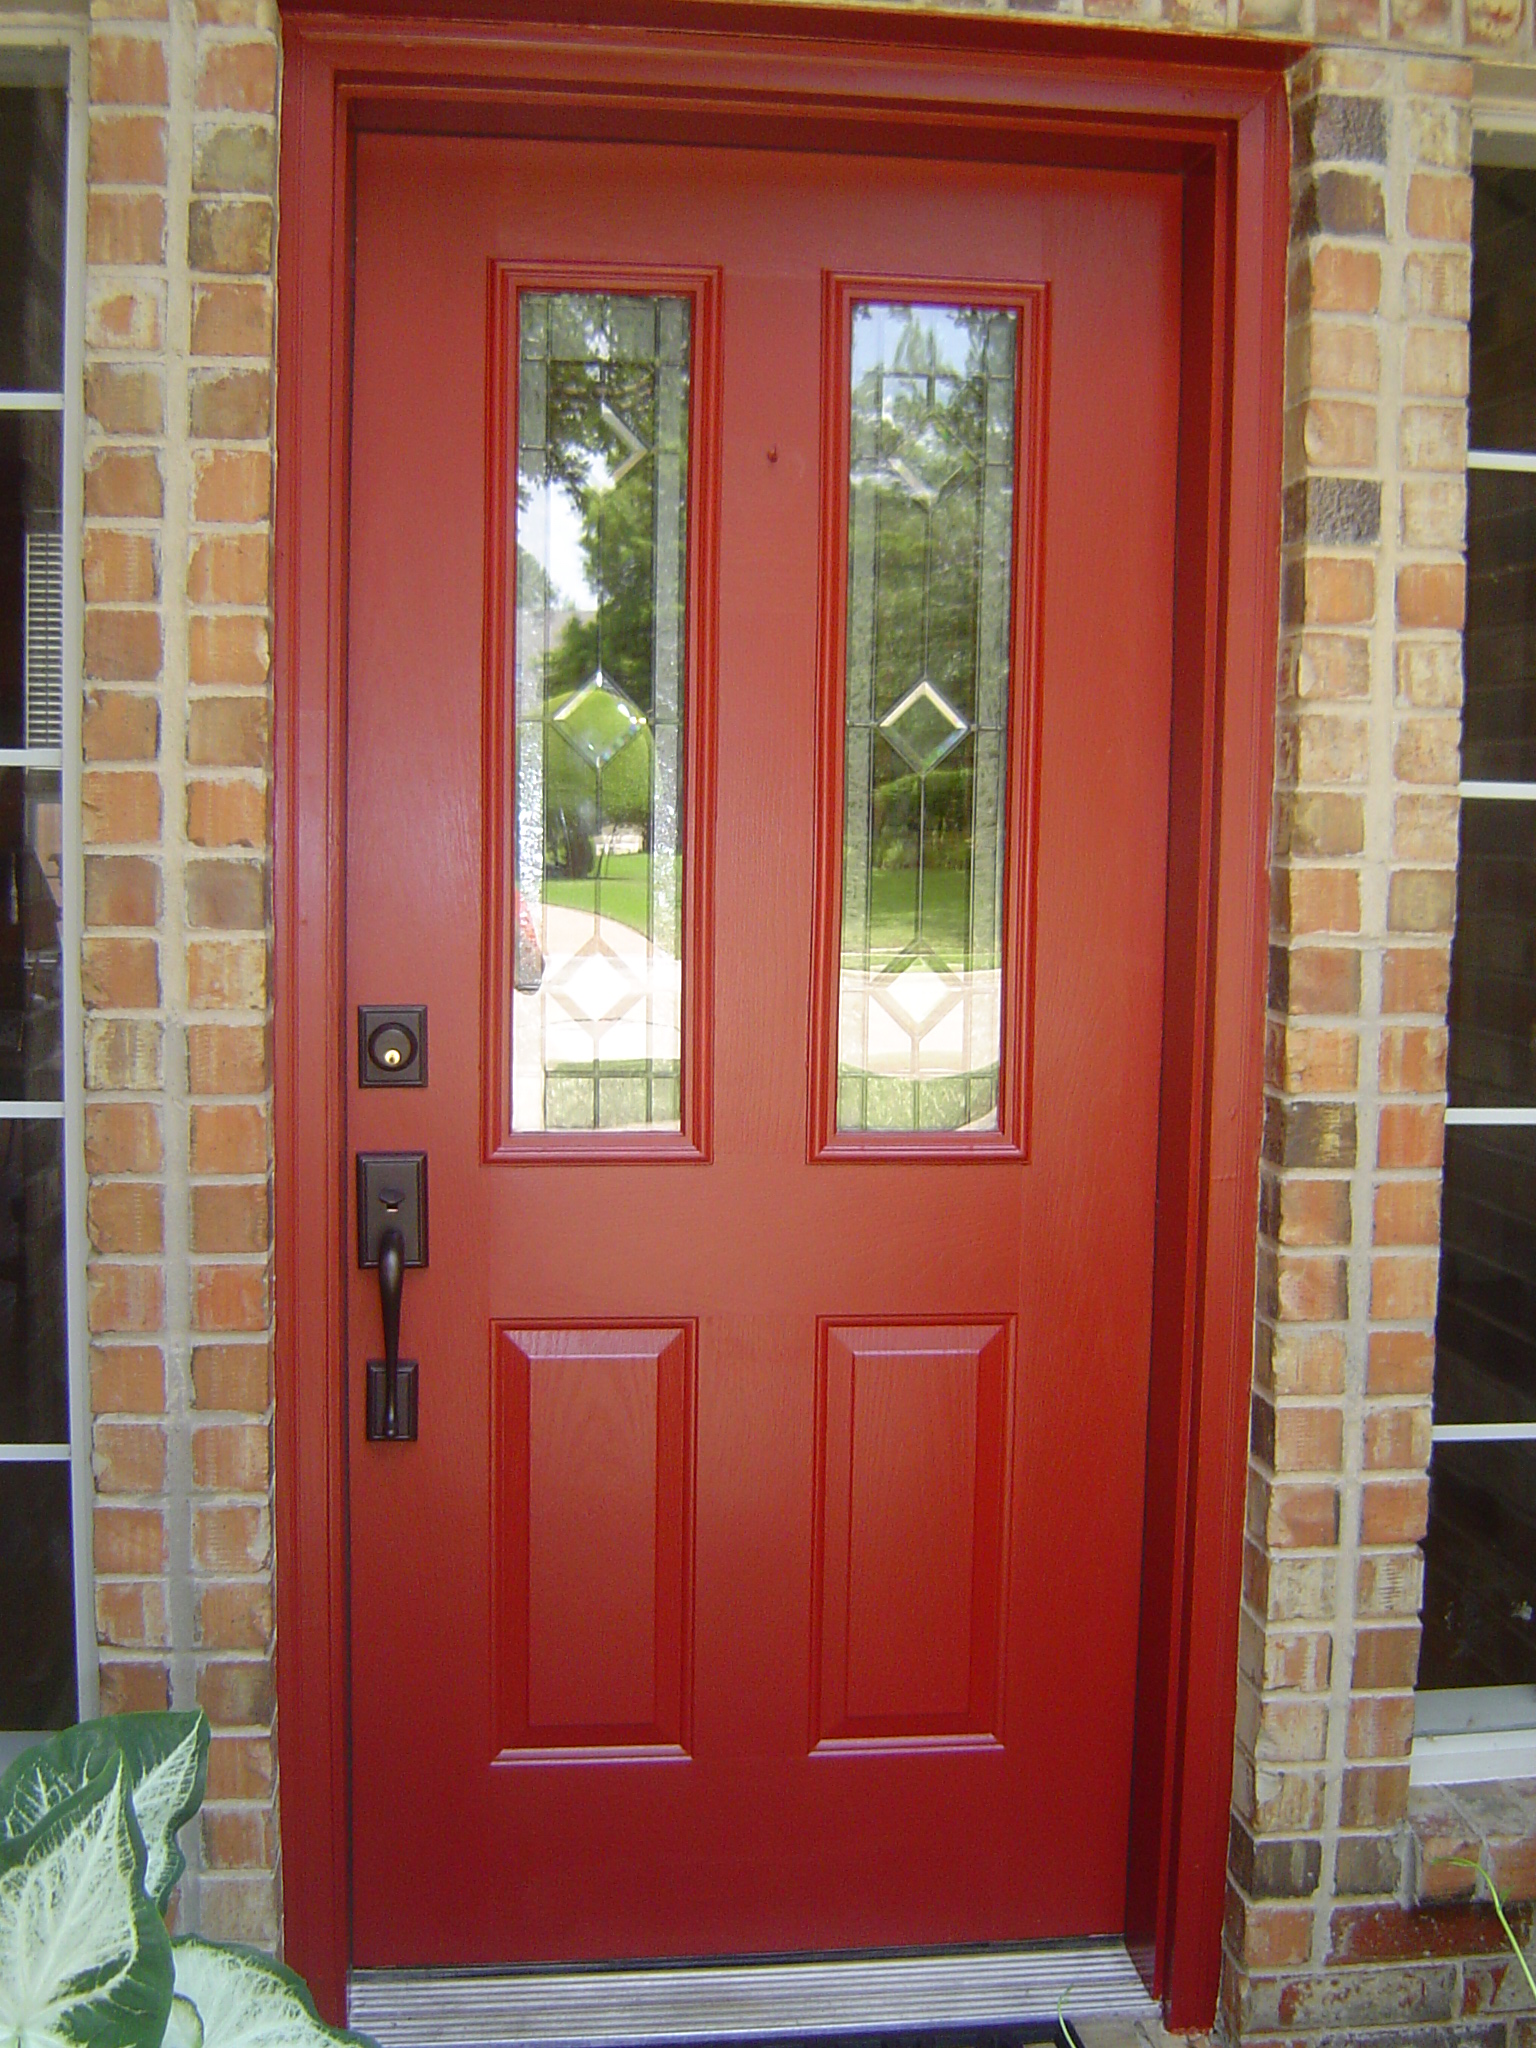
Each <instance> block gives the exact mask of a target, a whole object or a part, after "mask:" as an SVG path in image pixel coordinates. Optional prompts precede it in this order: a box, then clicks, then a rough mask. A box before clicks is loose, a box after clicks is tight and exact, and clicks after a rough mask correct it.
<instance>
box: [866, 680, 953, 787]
mask: <svg viewBox="0 0 1536 2048" xmlns="http://www.w3.org/2000/svg"><path fill="white" fill-rule="evenodd" d="M970 729H971V721H970V720H969V719H968V718H964V717H962V716H961V714H960V713H959V712H958V711H957V710H956V709H955V707H954V705H953V704H947V703H946V702H945V701H944V699H943V698H942V697H941V696H940V695H939V693H938V691H937V690H936V689H935V688H934V687H933V685H932V683H930V682H929V680H928V678H927V677H926V676H924V678H923V680H922V681H921V682H920V683H915V684H914V685H913V686H912V688H911V689H910V690H908V692H907V694H906V695H905V697H903V698H902V700H901V702H900V703H899V704H898V705H897V706H896V708H895V709H894V710H893V711H887V713H886V714H885V716H884V718H882V719H881V721H880V730H881V731H882V732H883V733H884V734H885V736H886V738H887V739H888V740H889V741H890V743H891V745H892V746H893V747H894V748H895V749H896V751H897V753H898V754H900V756H901V758H902V759H903V760H904V761H905V762H906V764H907V766H908V767H909V768H911V769H912V771H913V772H914V773H915V774H917V775H926V774H927V773H928V771H929V770H930V769H931V768H937V767H938V765H939V763H940V762H941V761H942V760H943V758H944V756H945V755H946V754H947V753H949V752H950V750H951V749H952V748H954V747H958V746H959V744H960V742H961V741H962V740H963V739H964V738H965V736H966V734H967V733H968V732H969V731H970Z"/></svg>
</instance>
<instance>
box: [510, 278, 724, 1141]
mask: <svg viewBox="0 0 1536 2048" xmlns="http://www.w3.org/2000/svg"><path fill="white" fill-rule="evenodd" d="M691 311H692V308H691V302H690V301H689V300H688V299H686V298H682V297H678V296H675V295H672V294H651V293H643V292H537V291H525V292H521V293H519V295H518V317H517V326H518V358H519V360H518V391H517V434H518V450H517V513H516V537H517V552H516V560H517V635H516V646H515V673H516V706H517V723H516V735H515V740H514V748H515V761H514V771H515V788H516V826H515V830H516V840H515V886H516V903H515V906H514V916H513V919H512V924H513V927H514V931H515V942H514V944H513V946H512V947H511V948H509V950H510V951H511V952H512V953H513V955H514V957H513V958H512V959H509V961H508V962H507V965H506V972H507V975H508V978H509V980H510V981H511V982H512V983H513V993H512V1128H513V1130H514V1132H517V1131H567V1132H573V1133H577V1132H586V1133H591V1132H593V1131H609V1130H668V1131H675V1130H677V1129H679V1127H680V1126H679V1109H680V1101H681V1095H680V1086H679V1077H680V1074H681V1066H682V987H683V963H682V945H681V938H682V916H681V905H682V902H683V900H684V876H683V796H684V788H683V781H684V778H683V767H684V761H685V758H686V754H685V747H684V701H683V698H684V680H685V674H686V667H687V662H686V650H687V618H686V594H687V587H688V574H687V568H688V420H689V357H690V325H691Z"/></svg>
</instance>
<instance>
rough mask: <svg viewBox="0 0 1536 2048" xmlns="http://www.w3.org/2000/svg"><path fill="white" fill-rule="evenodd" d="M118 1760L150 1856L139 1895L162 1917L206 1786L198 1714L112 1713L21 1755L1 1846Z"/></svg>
mask: <svg viewBox="0 0 1536 2048" xmlns="http://www.w3.org/2000/svg"><path fill="white" fill-rule="evenodd" d="M119 1754H121V1755H122V1757H123V1758H124V1760H125V1761H126V1763H127V1766H128V1784H129V1789H130V1792H131V1795H132V1798H133V1813H134V1818H135V1820H136V1821H137V1822H138V1824H139V1832H140V1833H141V1834H142V1835H143V1837H144V1847H145V1852H146V1855H147V1857H148V1862H147V1864H146V1867H145V1873H144V1888H145V1890H146V1891H147V1892H148V1893H149V1896H150V1897H151V1899H153V1900H154V1902H155V1904H156V1905H157V1906H158V1907H159V1909H160V1911H161V1912H162V1913H163V1912H164V1911H165V1909H166V1906H167V1904H168V1903H169V1900H170V1896H171V1891H172V1889H173V1887H174V1886H175V1883H176V1880H177V1878H179V1877H180V1876H181V1873H182V1872H183V1871H184V1870H185V1869H186V1867H187V1859H186V1858H185V1857H184V1856H183V1855H182V1853H181V1849H180V1846H179V1844H178V1843H177V1840H176V1830H177V1829H178V1828H179V1827H181V1826H182V1824H183V1823H184V1822H185V1821H189V1820H190V1819H191V1818H192V1816H193V1814H194V1813H196V1811H197V1809H198V1807H199V1806H201V1804H202V1801H203V1791H204V1788H205V1786H206V1785H207V1782H208V1719H207V1716H206V1715H205V1714H203V1713H201V1712H200V1711H199V1712H194V1713H189V1714H114V1715H112V1716H111V1717H110V1718H109V1719H107V1720H104V1721H86V1722H83V1723H82V1724H81V1726H80V1727H78V1728H66V1729H65V1730H64V1732H63V1734H62V1735H55V1736H53V1737H51V1738H50V1739H49V1740H48V1741H47V1742H44V1743H41V1744H39V1746H38V1747H37V1748H36V1749H29V1750H27V1751H26V1752H25V1754H24V1755H22V1756H19V1757H18V1758H17V1759H16V1761H15V1763H13V1764H12V1765H11V1768H10V1769H9V1770H8V1771H7V1772H6V1774H5V1776H4V1777H3V1778H0V1842H3V1841H6V1840H10V1839H14V1837H16V1836H17V1835H23V1834H28V1833H30V1832H31V1830H32V1829H33V1828H35V1827H36V1826H37V1825H38V1823H39V1822H40V1821H41V1820H42V1819H43V1817H44V1815H45V1814H48V1813H51V1812H52V1811H53V1809H54V1808H55V1807H56V1806H58V1805H59V1804H60V1803H61V1802H62V1801H64V1800H66V1799H71V1798H73V1797H74V1795H75V1794H76V1793H77V1792H79V1791H81V1790H82V1789H83V1788H84V1786H85V1785H86V1784H87V1783H88V1782H89V1780H90V1779H92V1778H94V1777H97V1776H99V1775H100V1773H101V1772H102V1771H104V1770H107V1769H109V1768H110V1766H111V1763H112V1759H113V1757H114V1756H117V1755H119ZM0 2048H4V2044H3V2043H0Z"/></svg>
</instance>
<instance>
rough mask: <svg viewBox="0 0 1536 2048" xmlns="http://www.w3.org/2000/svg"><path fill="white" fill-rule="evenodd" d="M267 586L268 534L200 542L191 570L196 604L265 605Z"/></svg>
mask: <svg viewBox="0 0 1536 2048" xmlns="http://www.w3.org/2000/svg"><path fill="white" fill-rule="evenodd" d="M267 585H268V563H267V537H266V535H265V534H264V533H227V534H226V533H220V534H212V535H209V536H208V537H207V538H205V539H203V540H200V541H198V542H197V544H196V545H195V547H194V548H193V550H192V560H191V564H190V566H189V567H188V570H187V596H188V597H189V598H190V600H191V602H192V603H193V604H207V605H215V604H244V605H256V604H265V602H266V599H267ZM208 623H210V624H211V623H212V622H211V621H210V622H208ZM194 680H195V681H199V682H201V681H205V680H210V681H220V680H223V678H220V677H210V678H205V677H202V676H196V677H194Z"/></svg>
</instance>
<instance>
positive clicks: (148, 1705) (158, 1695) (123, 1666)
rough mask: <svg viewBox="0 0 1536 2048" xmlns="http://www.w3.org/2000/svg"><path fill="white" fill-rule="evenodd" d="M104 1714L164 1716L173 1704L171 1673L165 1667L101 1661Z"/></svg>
mask: <svg viewBox="0 0 1536 2048" xmlns="http://www.w3.org/2000/svg"><path fill="white" fill-rule="evenodd" d="M100 1690H101V1699H100V1706H101V1711H102V1713H103V1714H163V1713H164V1712H165V1710H166V1708H167V1707H168V1706H169V1705H170V1703H171V1679H170V1673H169V1672H168V1671H167V1670H166V1668H165V1666H164V1665H163V1664H139V1663H134V1664H127V1663H122V1662H120V1661H119V1660H118V1659H116V1658H112V1659H110V1660H109V1659H107V1658H105V1657H104V1658H103V1659H102V1661H101V1679H100Z"/></svg>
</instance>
